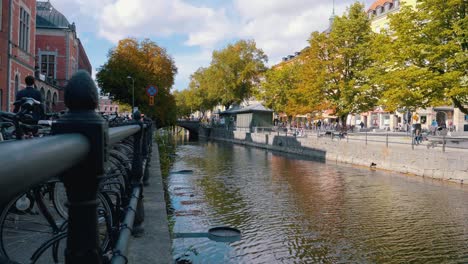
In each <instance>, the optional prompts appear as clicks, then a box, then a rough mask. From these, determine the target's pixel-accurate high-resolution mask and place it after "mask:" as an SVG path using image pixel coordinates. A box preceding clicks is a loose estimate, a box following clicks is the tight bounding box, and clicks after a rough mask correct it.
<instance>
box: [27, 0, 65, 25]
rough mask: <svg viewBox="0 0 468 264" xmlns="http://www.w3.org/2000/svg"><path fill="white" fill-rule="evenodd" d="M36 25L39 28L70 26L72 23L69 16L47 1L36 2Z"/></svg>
mask: <svg viewBox="0 0 468 264" xmlns="http://www.w3.org/2000/svg"><path fill="white" fill-rule="evenodd" d="M36 7H37V14H36V27H38V28H70V27H71V26H72V25H70V23H69V22H68V20H67V18H66V17H65V16H64V15H63V14H62V13H60V12H59V11H57V9H55V8H54V7H53V6H52V4H51V3H50V2H49V1H47V2H39V1H38V2H36Z"/></svg>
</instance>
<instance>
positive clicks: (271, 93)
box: [256, 63, 304, 115]
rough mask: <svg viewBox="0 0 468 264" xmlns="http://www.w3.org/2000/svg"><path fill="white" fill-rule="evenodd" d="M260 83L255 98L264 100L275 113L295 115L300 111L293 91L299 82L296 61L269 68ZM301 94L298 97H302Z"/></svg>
mask: <svg viewBox="0 0 468 264" xmlns="http://www.w3.org/2000/svg"><path fill="white" fill-rule="evenodd" d="M264 77H265V78H264V80H263V81H262V83H261V84H260V86H259V88H258V90H257V92H256V98H259V99H261V100H263V101H264V102H265V105H266V106H267V107H269V108H271V109H273V110H274V111H275V112H277V113H286V114H287V115H295V114H297V113H298V112H300V109H299V108H300V107H299V105H298V104H294V103H295V102H296V103H297V100H296V101H294V100H293V99H294V98H295V97H294V95H295V93H294V91H295V90H297V89H298V84H299V65H298V64H296V63H292V64H288V65H286V64H285V65H280V66H278V67H274V68H271V69H269V70H268V71H267V72H266V73H265V76H264ZM303 97H304V96H303V94H301V96H300V98H303Z"/></svg>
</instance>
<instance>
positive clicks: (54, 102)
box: [52, 93, 58, 109]
mask: <svg viewBox="0 0 468 264" xmlns="http://www.w3.org/2000/svg"><path fill="white" fill-rule="evenodd" d="M57 100H58V96H57V93H54V95H53V96H52V106H53V107H54V109H55V106H56V105H57Z"/></svg>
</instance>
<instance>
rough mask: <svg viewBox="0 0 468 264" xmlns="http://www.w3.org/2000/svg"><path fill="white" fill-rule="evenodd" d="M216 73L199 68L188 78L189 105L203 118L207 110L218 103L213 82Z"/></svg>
mask: <svg viewBox="0 0 468 264" xmlns="http://www.w3.org/2000/svg"><path fill="white" fill-rule="evenodd" d="M215 74H216V72H215V71H213V68H211V67H208V68H203V67H202V68H199V69H198V70H197V71H196V72H194V73H193V74H192V75H191V76H190V83H189V94H190V96H189V105H190V107H191V108H192V109H194V110H195V109H196V110H198V111H200V112H201V113H202V115H203V116H204V115H205V113H206V111H207V110H210V109H212V108H213V107H215V106H216V105H217V104H218V103H219V102H220V95H219V94H217V89H216V82H215V81H213V79H214V78H217V77H216V76H215Z"/></svg>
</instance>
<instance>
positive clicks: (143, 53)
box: [96, 38, 177, 126]
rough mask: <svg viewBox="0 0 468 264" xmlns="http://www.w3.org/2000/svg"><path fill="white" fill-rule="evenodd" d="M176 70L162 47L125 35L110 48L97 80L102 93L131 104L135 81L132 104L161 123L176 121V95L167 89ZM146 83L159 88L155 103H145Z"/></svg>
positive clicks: (146, 101)
mask: <svg viewBox="0 0 468 264" xmlns="http://www.w3.org/2000/svg"><path fill="white" fill-rule="evenodd" d="M176 73H177V68H176V66H175V64H174V61H173V59H172V58H171V57H170V56H169V55H168V54H167V52H166V50H165V49H164V48H161V47H159V46H158V45H157V44H156V43H154V42H153V41H151V40H148V39H145V40H143V41H141V42H139V41H137V40H136V39H132V38H127V39H123V40H120V41H119V43H118V45H117V47H116V48H114V49H112V50H110V51H109V54H108V61H107V62H106V63H105V64H104V65H103V66H101V68H99V69H98V73H97V74H96V80H97V83H98V85H99V86H100V87H101V89H102V91H103V92H104V93H109V94H110V95H111V96H112V97H113V99H114V100H116V101H118V102H121V103H126V104H130V105H131V104H132V87H133V82H134V89H135V91H134V95H135V106H138V108H139V110H140V111H141V112H142V113H145V114H146V115H147V116H150V117H152V118H155V119H157V121H158V125H160V126H164V125H168V124H171V123H173V122H175V118H176V112H175V111H176V110H175V99H174V97H173V95H172V94H171V93H170V89H171V87H172V85H173V84H174V76H175V74H176ZM127 76H131V77H132V78H131V79H130V78H127ZM149 85H155V86H157V88H158V93H157V95H156V96H155V100H154V102H155V105H154V106H150V105H149V104H148V102H149V98H148V96H147V95H146V88H147V87H148V86H149Z"/></svg>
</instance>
